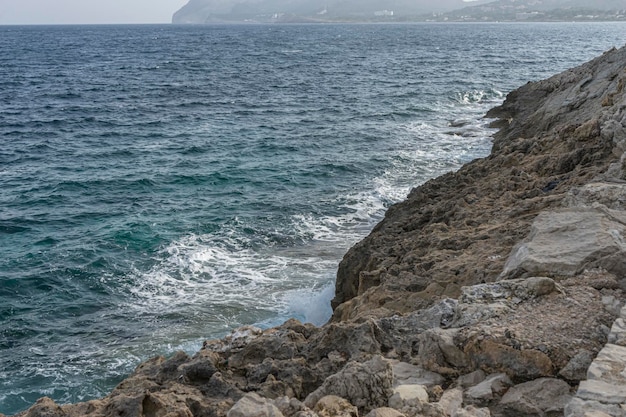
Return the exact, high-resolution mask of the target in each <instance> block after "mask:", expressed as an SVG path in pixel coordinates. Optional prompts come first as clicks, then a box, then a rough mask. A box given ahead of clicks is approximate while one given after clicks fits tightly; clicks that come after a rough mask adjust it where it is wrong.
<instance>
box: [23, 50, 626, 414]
mask: <svg viewBox="0 0 626 417" xmlns="http://www.w3.org/2000/svg"><path fill="white" fill-rule="evenodd" d="M625 85H626V48H622V49H619V50H611V51H608V52H607V53H605V54H604V55H603V56H601V57H598V58H597V59H595V60H593V61H591V62H589V63H587V64H584V65H582V66H580V67H578V68H575V69H572V70H569V71H566V72H564V73H562V74H559V75H556V76H554V77H552V78H550V79H548V80H544V81H540V82H535V83H529V84H527V85H525V86H523V87H521V88H519V89H518V90H516V91H514V92H512V93H510V94H509V95H508V97H507V99H506V101H505V102H504V104H503V105H501V106H500V107H498V108H495V109H493V110H491V111H490V112H489V114H488V116H489V117H492V118H495V119H497V121H495V122H494V124H495V125H496V126H498V127H499V128H500V130H499V131H498V133H497V134H496V135H495V136H494V144H493V150H492V152H491V154H490V155H489V156H488V157H486V158H484V159H480V160H476V161H474V162H472V163H469V164H467V165H466V166H464V167H463V168H462V169H460V170H459V171H458V172H454V173H450V174H447V175H444V176H442V177H439V178H437V179H434V180H431V181H429V182H428V183H426V184H424V185H423V186H420V187H418V188H416V189H414V190H413V191H412V192H411V193H410V195H409V197H408V198H407V200H406V201H404V202H402V203H400V204H397V205H395V206H393V207H392V208H391V209H390V210H389V211H388V212H387V214H386V216H385V219H384V220H383V221H382V222H381V223H380V224H379V225H378V226H376V228H375V229H374V230H373V231H372V233H371V234H370V235H369V236H368V237H367V238H366V239H364V240H363V241H362V242H360V243H359V244H357V245H356V246H355V247H353V248H352V249H351V250H350V251H349V252H348V253H347V254H346V255H345V257H344V259H343V261H342V262H341V265H340V267H339V271H338V276H337V286H336V296H335V298H334V300H333V307H334V316H333V318H332V320H331V321H330V322H329V323H328V324H326V325H325V326H322V327H320V328H318V327H314V326H312V325H308V324H302V323H299V322H297V321H295V320H290V321H288V322H286V323H284V324H283V325H282V326H279V327H277V328H273V329H269V330H266V331H261V330H259V329H256V328H251V327H248V328H242V329H238V330H236V331H234V332H233V333H232V334H231V335H229V336H228V337H226V338H224V339H222V340H211V341H207V342H205V344H204V347H203V348H202V350H200V351H199V352H198V353H196V354H195V355H194V356H192V357H190V356H188V355H186V354H185V353H182V352H180V353H178V354H176V355H174V356H173V357H171V358H163V357H157V358H153V359H151V360H149V361H147V362H145V363H143V364H141V365H140V366H139V367H138V368H137V370H136V371H135V373H134V374H133V375H131V376H130V377H129V378H128V379H126V380H125V381H123V382H122V383H121V384H120V385H119V386H118V387H116V388H115V389H114V391H113V392H112V393H111V394H110V395H109V396H107V397H106V398H103V399H99V400H94V401H89V402H85V403H80V404H74V405H63V406H59V405H57V404H55V403H54V402H53V401H52V400H50V399H46V398H44V399H41V400H40V401H38V402H37V404H35V405H34V406H33V407H32V408H31V409H29V410H28V411H26V412H24V413H21V414H19V416H20V417H22V416H28V417H35V416H47V417H62V416H63V417H69V416H93V417H96V416H146V417H159V416H170V417H174V416H195V417H200V416H202V417H208V416H228V417H239V416H242V417H243V416H275V417H280V416H284V417H296V416H297V417H316V416H318V417H326V416H328V417H330V416H359V415H367V416H370V417H376V416H378V417H382V416H389V417H394V416H396V417H397V416H406V417H411V416H431V417H444V416H447V417H453V416H457V417H462V416H556V415H563V414H564V413H565V415H567V416H580V417H582V416H614V417H617V416H625V415H626V377H625V375H626V372H625V371H624V369H625V368H626V324H624V323H625V320H626V309H622V307H623V305H624V299H625V294H624V290H625V289H626V256H625V255H626V241H625V240H624V236H625V234H626V212H625V211H624V209H625V208H626V170H625V164H626V153H625V152H626V91H625V88H624V87H625Z"/></svg>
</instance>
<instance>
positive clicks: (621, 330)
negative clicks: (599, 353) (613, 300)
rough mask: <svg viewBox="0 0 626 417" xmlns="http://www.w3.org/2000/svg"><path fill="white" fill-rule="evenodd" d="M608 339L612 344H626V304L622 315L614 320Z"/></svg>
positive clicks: (621, 312)
mask: <svg viewBox="0 0 626 417" xmlns="http://www.w3.org/2000/svg"><path fill="white" fill-rule="evenodd" d="M608 339H609V340H608V342H609V343H611V344H614V345H619V346H626V306H624V307H622V309H621V311H620V317H618V318H617V320H615V321H614V322H613V326H612V327H611V331H610V333H609V338H608Z"/></svg>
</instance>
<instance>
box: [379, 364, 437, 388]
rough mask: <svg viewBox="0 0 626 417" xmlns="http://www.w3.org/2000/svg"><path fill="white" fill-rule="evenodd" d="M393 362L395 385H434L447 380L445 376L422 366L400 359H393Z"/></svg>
mask: <svg viewBox="0 0 626 417" xmlns="http://www.w3.org/2000/svg"><path fill="white" fill-rule="evenodd" d="M391 364H392V365H391V369H392V371H393V386H394V387H397V386H398V385H424V386H426V387H434V386H436V385H441V384H443V383H444V381H445V378H444V377H442V376H441V375H439V374H438V373H435V372H430V371H427V370H426V369H424V368H422V367H421V366H416V365H411V364H410V363H406V362H399V361H391Z"/></svg>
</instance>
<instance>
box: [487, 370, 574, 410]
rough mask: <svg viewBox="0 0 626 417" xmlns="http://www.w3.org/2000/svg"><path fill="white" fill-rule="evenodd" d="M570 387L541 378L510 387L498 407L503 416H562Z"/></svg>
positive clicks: (569, 397) (560, 382) (551, 379)
mask: <svg viewBox="0 0 626 417" xmlns="http://www.w3.org/2000/svg"><path fill="white" fill-rule="evenodd" d="M571 398H572V395H571V394H570V386H569V385H568V384H567V383H566V382H564V381H562V380H560V379H554V378H541V379H537V380H534V381H529V382H525V383H523V384H519V385H515V386H513V387H511V388H510V389H509V390H508V391H507V392H506V394H504V396H503V397H502V400H500V404H499V406H498V408H499V409H501V410H502V413H503V415H505V416H510V417H517V416H521V415H523V416H528V417H531V416H537V417H544V416H552V415H554V416H556V415H563V409H564V408H565V405H566V404H567V403H568V402H569V401H570V399H571Z"/></svg>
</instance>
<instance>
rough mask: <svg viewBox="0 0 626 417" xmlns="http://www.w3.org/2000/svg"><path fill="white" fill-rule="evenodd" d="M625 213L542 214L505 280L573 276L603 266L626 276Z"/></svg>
mask: <svg viewBox="0 0 626 417" xmlns="http://www.w3.org/2000/svg"><path fill="white" fill-rule="evenodd" d="M625 236H626V214H624V213H622V212H620V211H611V210H608V209H604V210H603V209H599V208H570V209H561V210H558V211H557V210H555V211H545V212H542V213H540V214H539V215H538V216H537V217H536V218H535V221H534V222H533V225H532V229H531V232H530V235H529V237H528V239H527V240H526V241H524V242H522V243H520V244H519V245H516V246H515V247H514V248H513V250H512V252H511V255H510V257H509V259H508V260H507V262H506V264H505V266H504V271H503V277H509V276H528V275H531V276H532V275H548V276H553V277H562V276H573V275H576V274H578V273H581V272H582V271H584V270H585V269H591V268H596V267H602V268H605V269H606V270H608V271H609V272H613V273H615V274H617V275H620V276H623V275H624V274H626V241H625Z"/></svg>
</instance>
